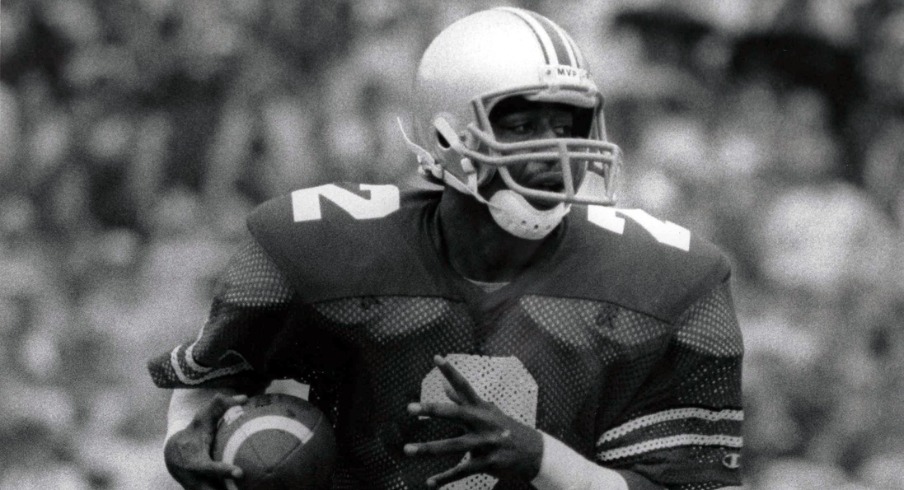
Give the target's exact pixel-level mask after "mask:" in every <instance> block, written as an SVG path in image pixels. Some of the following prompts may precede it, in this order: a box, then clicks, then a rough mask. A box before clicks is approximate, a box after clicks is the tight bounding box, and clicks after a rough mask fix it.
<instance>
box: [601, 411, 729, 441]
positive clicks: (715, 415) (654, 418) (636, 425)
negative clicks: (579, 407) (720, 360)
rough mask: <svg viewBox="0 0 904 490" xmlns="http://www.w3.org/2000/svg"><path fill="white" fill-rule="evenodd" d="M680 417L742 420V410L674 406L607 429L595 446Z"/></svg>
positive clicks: (708, 419) (707, 419)
mask: <svg viewBox="0 0 904 490" xmlns="http://www.w3.org/2000/svg"><path fill="white" fill-rule="evenodd" d="M681 419H702V420H706V421H710V422H719V421H722V420H734V421H738V422H741V421H743V420H744V411H743V410H731V409H726V410H719V411H716V410H707V409H705V408H675V409H672V410H665V411H662V412H656V413H653V414H650V415H644V416H643V417H638V418H636V419H633V420H631V421H628V422H626V423H624V424H622V425H620V426H618V427H615V428H614V429H610V430H607V431H606V432H604V433H603V435H602V436H600V439H599V441H597V443H596V444H597V446H600V445H602V444H605V443H607V442H610V441H612V440H615V439H618V438H619V437H624V436H625V435H627V434H628V433H630V432H633V431H635V430H638V429H642V428H644V427H649V426H651V425H655V424H659V423H662V422H671V421H674V420H681Z"/></svg>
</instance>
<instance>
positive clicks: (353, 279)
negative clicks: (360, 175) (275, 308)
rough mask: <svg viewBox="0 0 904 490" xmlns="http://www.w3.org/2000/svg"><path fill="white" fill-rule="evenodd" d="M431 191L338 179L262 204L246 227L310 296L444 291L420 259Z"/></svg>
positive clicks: (302, 293) (300, 290) (304, 296)
mask: <svg viewBox="0 0 904 490" xmlns="http://www.w3.org/2000/svg"><path fill="white" fill-rule="evenodd" d="M435 200H436V197H435V196H431V192H427V191H419V192H400V191H399V189H398V187H396V186H394V185H369V184H349V183H337V184H326V185H321V186H318V187H311V188H305V189H299V190H296V191H294V192H292V193H291V194H289V195H286V196H282V197H278V198H276V199H273V200H271V201H268V202H266V203H264V204H262V205H260V206H259V207H258V208H257V209H255V210H254V212H252V214H251V215H250V217H249V218H248V228H249V230H250V231H251V234H252V236H254V238H255V239H256V240H257V241H258V243H260V245H261V246H262V247H263V248H264V250H265V251H266V252H267V253H268V254H269V255H270V256H271V258H272V259H273V260H274V261H275V262H276V264H277V265H278V266H279V267H280V269H281V270H283V272H284V273H285V274H286V275H287V277H288V278H289V280H290V282H291V283H292V285H293V286H294V287H295V288H296V291H297V292H298V294H299V296H300V297H301V298H302V299H303V300H304V301H320V300H327V299H338V298H343V297H357V296H371V295H419V296H424V295H430V294H441V290H442V288H441V287H440V286H439V283H438V281H436V280H435V279H434V278H433V276H434V275H433V274H431V273H430V272H429V271H427V270H426V269H425V268H424V267H423V266H421V264H423V263H424V262H425V261H424V260H422V259H421V257H422V254H423V253H424V252H423V251H424V250H425V247H424V244H423V243H421V242H422V241H424V240H426V239H429V238H428V237H427V234H425V233H421V232H419V227H422V226H426V221H427V208H428V205H429V204H430V203H431V202H434V201H435Z"/></svg>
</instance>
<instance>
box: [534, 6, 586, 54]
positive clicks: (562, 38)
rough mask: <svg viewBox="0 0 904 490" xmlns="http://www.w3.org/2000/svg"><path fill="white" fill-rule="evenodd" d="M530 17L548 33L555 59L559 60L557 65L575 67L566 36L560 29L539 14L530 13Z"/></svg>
mask: <svg viewBox="0 0 904 490" xmlns="http://www.w3.org/2000/svg"><path fill="white" fill-rule="evenodd" d="M530 15H531V17H533V18H535V19H537V22H539V23H540V24H541V25H542V26H543V28H544V29H545V31H546V32H547V33H548V36H549V39H550V41H552V45H553V49H555V51H556V57H557V58H558V59H559V63H560V64H563V65H564V64H568V65H571V66H574V67H576V66H577V61H576V60H575V56H574V52H573V51H572V49H571V45H570V44H569V43H568V35H567V34H565V32H564V31H563V30H562V28H561V27H559V26H557V25H556V24H555V23H553V21H551V20H549V19H547V18H546V17H543V16H542V15H540V14H537V13H535V12H530Z"/></svg>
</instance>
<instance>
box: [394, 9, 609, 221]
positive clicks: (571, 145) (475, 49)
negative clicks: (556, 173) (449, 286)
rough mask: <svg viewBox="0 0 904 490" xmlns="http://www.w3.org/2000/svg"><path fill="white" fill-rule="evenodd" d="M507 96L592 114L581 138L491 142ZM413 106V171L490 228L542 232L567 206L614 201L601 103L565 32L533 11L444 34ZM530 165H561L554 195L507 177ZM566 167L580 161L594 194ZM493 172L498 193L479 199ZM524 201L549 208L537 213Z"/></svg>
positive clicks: (473, 18)
mask: <svg viewBox="0 0 904 490" xmlns="http://www.w3.org/2000/svg"><path fill="white" fill-rule="evenodd" d="M516 96H518V97H523V98H525V99H527V100H528V101H531V102H550V103H560V104H567V105H570V106H574V107H575V108H579V109H581V110H584V111H586V112H588V113H591V114H592V116H591V118H590V119H591V120H590V122H589V128H586V129H587V132H586V133H587V134H586V138H584V137H556V138H543V139H532V140H529V141H523V142H517V143H506V142H501V141H498V140H497V139H496V138H495V137H494V134H493V129H492V126H491V124H490V113H491V111H492V110H493V108H494V106H495V105H496V104H497V103H499V102H500V101H501V100H503V99H507V98H509V97H516ZM412 104H413V106H412V118H413V121H412V125H413V129H414V136H415V137H414V141H412V140H411V139H409V138H408V137H407V135H406V136H405V140H406V142H407V144H408V146H409V148H410V149H411V150H412V151H413V152H414V153H415V154H416V155H417V158H418V162H419V164H420V170H421V171H422V173H424V174H426V175H428V176H430V177H433V178H434V179H438V180H440V181H442V182H443V183H445V184H446V185H449V186H451V187H453V188H454V189H456V190H458V191H460V192H465V193H469V194H472V195H474V197H476V198H477V199H478V200H480V201H481V202H484V203H486V204H487V205H488V206H489V207H490V211H491V213H492V215H493V217H494V218H495V220H496V221H497V223H498V224H499V225H500V226H502V227H503V228H504V229H506V230H507V231H509V232H511V233H513V234H514V235H516V236H520V237H522V238H528V239H539V238H542V237H544V236H546V235H547V234H548V233H549V232H550V231H552V229H553V228H555V226H556V225H558V223H559V222H560V221H561V220H562V218H563V217H564V216H565V215H566V214H567V213H568V211H569V209H570V205H571V204H573V203H584V204H600V205H612V204H613V203H614V197H613V189H614V179H615V176H616V172H617V169H618V168H619V166H620V160H621V157H620V155H621V151H620V150H619V148H618V146H616V145H614V144H612V143H610V142H608V141H607V140H606V129H605V123H604V119H603V97H602V96H601V94H600V92H599V90H598V88H597V86H596V84H595V83H594V81H593V80H592V79H591V77H590V74H589V73H588V72H587V69H586V62H585V60H584V56H583V54H582V53H581V51H580V50H579V49H578V47H577V45H576V44H575V43H574V41H573V40H572V38H571V36H569V35H568V34H567V33H566V32H565V31H564V30H563V29H562V28H561V27H559V26H558V25H556V24H554V23H553V22H552V21H551V20H549V19H547V18H546V17H543V16H542V15H539V14H537V13H535V12H531V11H528V10H523V9H517V8H509V7H501V8H495V9H491V10H485V11H481V12H478V13H475V14H472V15H469V16H467V17H465V18H463V19H460V20H458V21H457V22H455V23H453V24H452V25H450V26H449V27H447V28H446V29H444V30H443V31H442V32H441V33H440V34H439V35H438V36H437V37H436V38H435V39H434V40H433V41H432V42H431V44H430V45H429V47H428V48H427V50H426V51H425V52H424V55H423V57H422V58H421V62H420V64H419V66H418V70H417V74H416V77H415V83H414V98H413V101H412ZM536 161H548V162H554V163H557V164H558V165H560V167H561V172H562V176H563V186H562V189H563V190H562V191H561V192H558V191H551V190H546V189H534V188H530V187H528V186H525V185H522V184H520V183H518V182H516V181H515V179H513V178H512V176H511V174H510V173H509V171H508V167H510V166H512V165H520V164H525V163H528V162H536ZM572 163H578V164H579V165H578V166H577V168H580V169H581V172H580V174H581V175H582V176H583V175H586V177H585V178H584V180H585V181H586V180H590V179H591V178H592V179H596V180H597V183H596V184H594V185H585V186H584V188H593V189H594V190H593V192H584V191H581V192H579V190H581V187H580V184H581V182H578V181H577V180H578V176H576V175H573V173H574V172H573V167H572V165H571V164H572ZM496 172H498V173H499V174H500V176H501V178H502V180H503V181H504V182H505V185H506V186H507V189H505V190H501V191H497V192H496V193H495V194H494V195H493V196H483V195H482V194H481V192H480V187H481V186H482V185H483V184H484V183H486V182H488V181H489V180H490V178H491V177H492V176H493V174H494V173H496ZM585 183H586V182H585ZM528 199H533V200H542V201H546V202H553V203H555V204H556V205H555V206H554V207H553V208H551V209H538V208H536V207H534V206H533V205H531V204H530V202H528Z"/></svg>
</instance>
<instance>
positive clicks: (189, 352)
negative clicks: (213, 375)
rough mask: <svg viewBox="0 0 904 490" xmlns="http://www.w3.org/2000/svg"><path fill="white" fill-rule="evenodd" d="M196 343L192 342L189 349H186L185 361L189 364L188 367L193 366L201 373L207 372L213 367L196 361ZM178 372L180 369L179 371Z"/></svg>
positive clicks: (193, 368)
mask: <svg viewBox="0 0 904 490" xmlns="http://www.w3.org/2000/svg"><path fill="white" fill-rule="evenodd" d="M194 352H195V344H194V343H192V344H191V345H190V346H188V349H185V363H186V364H188V367H190V368H192V370H193V371H198V372H199V373H206V372H208V371H210V370H211V369H213V368H210V367H206V366H202V365H200V364H198V363H197V362H195V356H194ZM177 372H178V371H177Z"/></svg>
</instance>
